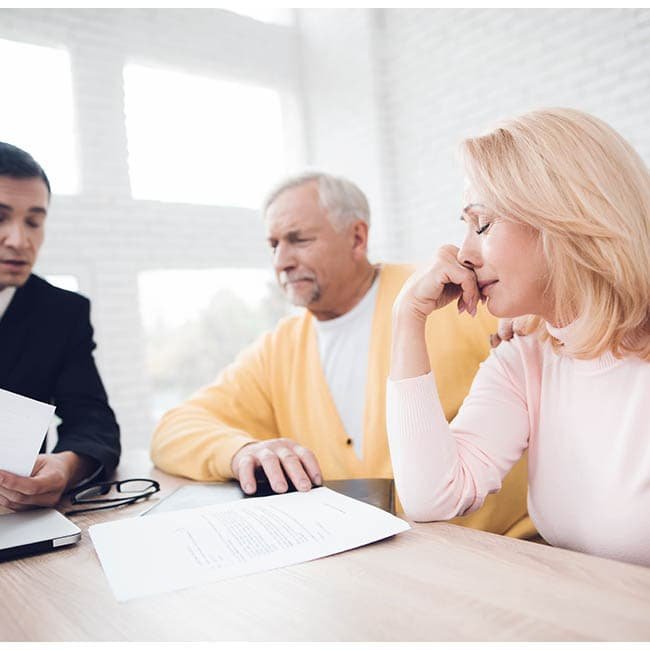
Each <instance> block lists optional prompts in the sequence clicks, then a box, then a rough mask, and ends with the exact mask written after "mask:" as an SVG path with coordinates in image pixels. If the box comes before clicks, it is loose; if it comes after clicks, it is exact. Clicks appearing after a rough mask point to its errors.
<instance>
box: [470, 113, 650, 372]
mask: <svg viewBox="0 0 650 650" xmlns="http://www.w3.org/2000/svg"><path fill="white" fill-rule="evenodd" d="M461 154H462V156H463V160H464V163H465V169H466V172H467V175H468V179H469V181H470V183H471V184H472V185H473V187H474V188H475V189H476V190H478V192H479V194H480V196H481V199H482V202H486V201H487V208H488V209H489V210H491V211H493V212H494V213H495V214H496V215H497V216H499V217H500V218H502V219H507V220H511V221H515V222H519V223H522V224H526V225H528V226H530V227H532V228H534V229H535V230H536V231H538V233H539V237H540V244H541V246H542V249H543V252H544V255H545V257H546V261H547V263H548V268H549V278H548V285H547V291H548V292H550V294H549V295H550V297H551V299H552V303H553V304H554V305H555V317H556V320H555V324H558V323H559V324H568V323H570V322H573V321H575V325H574V333H573V335H572V343H571V347H570V348H568V349H567V352H569V353H570V354H572V355H574V356H576V357H578V358H584V359H589V358H594V357H597V356H599V355H601V354H602V353H604V352H605V351H608V350H609V351H611V352H612V353H613V354H614V355H616V356H619V357H621V356H625V355H627V354H633V355H635V356H639V357H641V358H642V359H644V360H646V361H648V360H650V172H649V171H648V168H647V167H646V165H645V164H644V163H643V161H642V160H641V158H640V156H639V155H638V154H637V153H636V152H635V151H634V149H633V148H632V147H631V146H630V145H629V144H628V143H627V142H626V140H625V139H624V138H623V137H621V136H620V135H619V134H618V133H617V132H616V131H614V129H612V128H611V127H610V126H608V125H607V124H605V123H604V122H602V121H601V120H599V119H597V118H595V117H593V116H591V115H588V114H586V113H582V112H580V111H577V110H573V109H568V108H551V109H545V110H538V111H533V112H531V113H527V114H525V115H522V116H521V117H517V118H515V119H512V120H508V121H506V122H504V123H502V124H500V125H498V126H497V128H496V129H495V130H493V131H492V132H490V133H488V134H486V135H483V136H480V137H476V138H470V139H467V140H465V141H464V142H463V143H462V145H461ZM542 325H543V322H542V321H541V319H540V318H534V319H531V321H530V322H529V327H528V330H529V331H534V330H537V329H540V331H541V334H542V336H546V334H545V328H542V327H541V326H542ZM554 344H555V345H557V342H554Z"/></svg>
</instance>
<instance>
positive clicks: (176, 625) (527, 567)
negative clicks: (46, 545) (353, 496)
mask: <svg viewBox="0 0 650 650" xmlns="http://www.w3.org/2000/svg"><path fill="white" fill-rule="evenodd" d="M118 474H119V477H120V478H127V477H136V476H138V477H140V476H152V477H153V478H156V479H157V480H158V481H159V482H160V483H161V486H162V490H161V493H160V495H161V496H165V495H166V494H169V493H170V492H171V491H172V490H173V489H175V488H176V487H178V486H179V485H183V484H185V483H188V481H185V480H183V479H179V478H175V477H171V476H168V475H166V474H163V473H162V472H160V471H158V470H155V469H154V468H153V467H152V466H151V463H150V462H149V460H148V457H147V455H146V453H145V452H138V453H128V454H126V456H125V458H124V459H123V461H122V464H121V466H120V470H119V472H118ZM156 496H157V495H156ZM154 498H156V497H154ZM147 507H149V506H148V505H145V504H142V505H137V506H130V507H127V508H123V509H121V510H119V511H105V512H103V513H92V514H88V515H80V516H79V517H77V523H78V525H79V526H80V527H81V528H82V529H83V536H82V540H81V542H80V543H79V544H78V545H76V546H74V547H69V548H65V549H61V550H59V551H55V552H52V553H48V554H45V555H41V556H35V557H30V558H23V559H20V560H13V561H10V562H5V563H2V564H0V584H1V585H2V604H3V607H2V611H1V612H0V640H2V641H25V640H28V641H82V640H83V641H182V640H193V641H202V640H206V641H215V640H242V641H260V640H275V641H280V640H294V641H300V640H313V641H344V640H346V641H397V640H409V641H438V640H491V641H495V640H529V641H533V640H576V641H578V640H587V639H590V640H650V568H643V567H639V566H634V565H629V564H623V563H620V562H614V561H611V560H603V559H600V558H596V557H590V556H588V555H582V554H579V553H574V552H571V551H565V550H561V549H557V548H551V547H548V546H544V545H540V544H534V543H531V542H523V541H519V540H514V539H509V538H505V537H500V536H498V535H492V534H489V533H483V532H478V531H474V530H469V529H465V528H461V527H458V526H453V525H450V524H417V525H414V528H413V529H412V530H410V531H408V532H406V533H402V534H400V535H398V536H397V537H394V538H391V539H388V540H385V541H383V542H378V543H376V544H372V545H370V546H366V547H364V548H360V549H356V550H353V551H348V552H346V553H342V554H339V555H336V556H332V557H328V558H323V559H320V560H316V561H313V562H308V563H306V564H300V565H297V566H292V567H288V568H284V569H276V570H274V571H269V572H267V573H263V574H258V575H253V576H246V577H242V578H235V579H231V580H226V581H221V582H215V583H212V584H209V585H201V586H197V587H193V588H190V589H185V590H182V591H176V592H173V593H169V594H163V595H159V596H151V597H146V598H140V599H137V600H133V601H130V602H127V603H118V602H117V601H116V600H115V598H114V597H113V595H112V593H111V591H110V589H109V586H108V582H107V580H106V578H105V576H104V573H103V571H102V569H101V566H100V564H99V560H98V559H97V556H96V554H95V551H94V548H93V545H92V542H91V541H90V539H89V536H88V532H87V528H88V526H89V525H90V524H94V523H99V522H102V521H109V520H110V519H113V518H117V517H125V516H133V515H136V514H138V513H139V512H140V511H142V510H144V509H145V508H147ZM161 570H164V567H161Z"/></svg>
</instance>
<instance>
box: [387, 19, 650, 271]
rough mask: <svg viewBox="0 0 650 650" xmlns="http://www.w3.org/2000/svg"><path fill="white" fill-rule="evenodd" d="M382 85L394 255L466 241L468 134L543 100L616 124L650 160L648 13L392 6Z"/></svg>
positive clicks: (420, 253) (425, 252)
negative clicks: (461, 154) (462, 212)
mask: <svg viewBox="0 0 650 650" xmlns="http://www.w3.org/2000/svg"><path fill="white" fill-rule="evenodd" d="M382 42H383V50H382V58H383V66H382V84H383V87H384V97H385V99H386V104H385V106H384V109H385V111H386V119H387V125H388V128H387V129H386V132H385V137H386V138H388V139H389V141H390V149H391V152H392V155H391V158H390V164H391V169H390V170H389V174H388V177H389V178H390V179H391V182H390V188H391V191H392V195H391V198H390V204H389V206H387V207H388V209H389V212H390V215H391V220H392V221H391V227H392V230H391V233H392V237H393V241H395V242H396V249H395V251H394V252H395V254H396V255H398V256H399V257H400V258H402V259H409V260H410V259H417V260H423V259H427V258H428V257H429V256H430V255H431V254H432V253H433V251H434V250H435V249H436V248H437V247H438V246H439V245H440V244H442V243H445V242H449V241H454V240H457V239H458V238H459V237H460V236H461V234H462V229H461V227H460V224H459V223H458V218H457V217H458V214H459V208H460V201H461V191H462V176H461V172H460V168H459V166H458V164H457V161H456V160H457V159H456V157H455V152H456V147H457V144H458V142H459V141H460V140H461V139H462V137H464V136H467V135H470V134H476V133H478V132H480V131H482V130H483V129H485V128H487V127H489V126H490V124H491V123H492V122H493V121H494V120H496V119H498V118H502V117H507V116H510V115H515V114H518V113H520V112H523V111H526V110H529V109H532V108H536V107H541V106H559V105H563V106H572V107H575V108H579V109H582V110H586V111H588V112H592V113H594V114H595V115H597V116H598V117H600V118H602V119H604V120H605V121H607V122H609V123H610V124H611V125H612V126H613V127H614V128H616V129H618V130H619V131H620V132H621V133H622V134H623V135H624V136H625V137H626V138H627V139H628V140H629V141H630V142H631V143H632V145H633V146H634V147H635V148H636V149H637V150H638V151H639V153H640V154H641V155H642V156H643V157H644V159H645V161H646V163H649V164H650V117H649V116H650V11H649V10H647V9H635V10H559V9H553V10H487V9H485V10H483V9H481V10H472V9H463V10H442V9H435V10H387V11H386V12H385V14H384V30H383V40H382Z"/></svg>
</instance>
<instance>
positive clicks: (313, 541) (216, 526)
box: [90, 487, 410, 601]
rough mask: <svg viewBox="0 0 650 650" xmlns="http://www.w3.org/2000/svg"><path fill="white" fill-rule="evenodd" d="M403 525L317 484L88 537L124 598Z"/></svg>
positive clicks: (348, 545)
mask: <svg viewBox="0 0 650 650" xmlns="http://www.w3.org/2000/svg"><path fill="white" fill-rule="evenodd" d="M409 528H410V526H409V525H408V524H407V523H406V522H405V521H403V520H402V519H398V518H397V517H394V516H393V515H391V514H388V513H387V512H384V511H383V510H380V509H379V508H375V507H374V506H370V505H367V504H365V503H362V502H361V501H357V500H356V499H351V498H349V497H346V496H343V495H342V494H339V493H338V492H334V491H333V490H329V489H328V488H325V487H321V488H315V489H313V490H310V491H309V492H292V493H291V494H278V495H275V496H270V497H263V498H256V499H244V500H239V501H234V502H232V503H217V504H214V505H210V506H203V507H200V508H192V509H190V510H180V511H176V512H169V513H163V514H159V515H153V514H152V515H151V516H148V517H136V518H133V519H122V520H120V521H113V522H109V523H105V524H97V525H95V526H91V527H90V536H91V539H92V541H93V543H94V545H95V549H96V551H97V554H98V556H99V559H100V561H101V563H102V567H103V569H104V572H105V573H106V576H107V578H108V581H109V583H110V586H111V588H112V590H113V593H114V594H115V597H116V598H117V599H118V600H120V601H124V600H129V599H131V598H136V597H139V596H145V595H148V594H155V593H160V592H166V591H172V590H175V589H181V588H184V587H190V586H192V585H197V584H201V583H207V582H214V581H216V580H222V579H224V578H232V577H235V576H242V575H248V574H251V573H257V572H260V571H267V570H269V569H276V568H279V567H284V566H290V565H292V564H298V563H300V562H306V561H308V560H314V559H316V558H320V557H324V556H326V555H332V554H334V553H340V552H342V551H347V550H349V549H352V548H356V547H359V546H363V545H365V544H369V543H371V542H376V541H378V540H380V539H384V538H386V537H390V536H391V535H396V534H397V533H401V532H403V531H405V530H408V529H409Z"/></svg>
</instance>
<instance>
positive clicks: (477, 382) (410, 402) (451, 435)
mask: <svg viewBox="0 0 650 650" xmlns="http://www.w3.org/2000/svg"><path fill="white" fill-rule="evenodd" d="M386 409H387V413H386V425H387V429H388V441H389V445H390V453H391V460H392V464H393V474H394V476H395V485H396V487H397V492H398V494H399V498H400V501H401V503H402V507H403V508H404V512H405V513H406V514H407V516H409V517H411V518H412V519H414V520H416V521H439V520H446V519H451V518H453V517H456V516H458V515H462V514H467V513H469V512H472V511H474V510H477V509H478V508H480V507H481V505H482V504H483V501H484V499H485V497H486V496H487V495H488V494H490V493H491V492H496V491H498V490H499V489H500V488H501V481H502V479H503V477H504V476H505V475H506V474H507V473H508V471H509V469H510V468H511V467H512V466H513V465H514V464H515V463H516V462H517V460H519V458H520V457H521V455H522V454H523V452H524V450H525V449H526V447H527V445H528V435H529V417H528V408H527V403H526V389H525V378H524V370H523V363H522V358H521V350H520V345H518V341H517V340H515V341H513V342H510V343H502V344H501V345H500V346H499V347H498V348H497V349H496V350H493V351H492V353H491V355H490V356H489V357H488V359H487V360H486V361H485V362H484V363H483V364H481V367H480V369H479V371H478V373H477V374H476V377H475V378H474V382H473V384H472V388H471V389H470V393H469V395H468V396H467V397H466V399H465V401H464V402H463V405H462V406H461V408H460V411H459V412H458V415H457V416H456V417H455V418H454V420H453V421H452V422H451V424H447V421H446V419H445V416H444V413H443V410H442V406H441V404H440V400H439V398H438V391H437V387H436V382H435V379H434V377H433V374H432V373H429V374H427V375H423V376H420V377H413V378H410V379H402V380H399V381H391V380H390V379H389V380H388V385H387V392H386Z"/></svg>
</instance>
